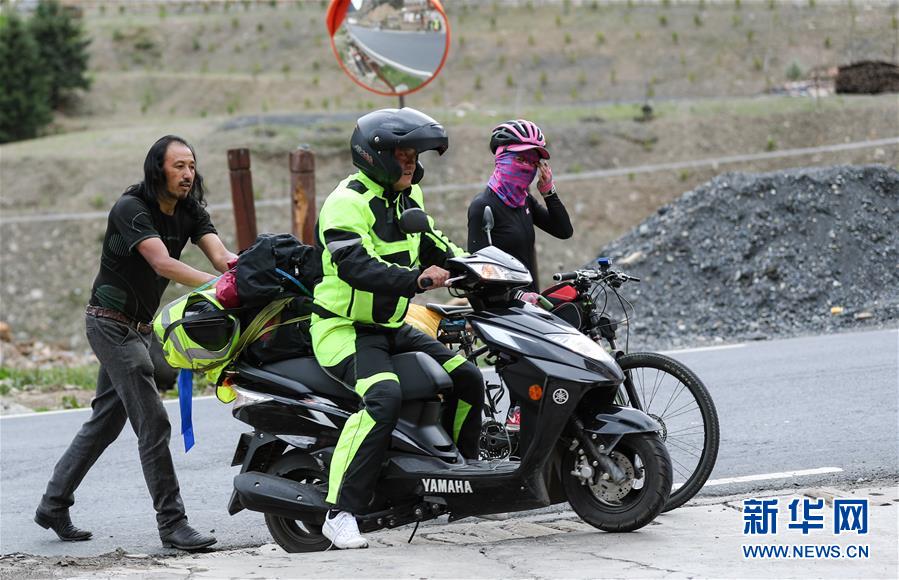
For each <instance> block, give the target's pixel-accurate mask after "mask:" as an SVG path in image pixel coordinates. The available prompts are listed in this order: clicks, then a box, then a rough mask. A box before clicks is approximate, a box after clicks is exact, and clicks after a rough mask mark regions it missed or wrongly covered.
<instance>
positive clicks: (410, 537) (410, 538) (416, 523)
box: [406, 522, 421, 544]
mask: <svg viewBox="0 0 899 580" xmlns="http://www.w3.org/2000/svg"><path fill="white" fill-rule="evenodd" d="M420 523H421V522H415V527H414V528H412V535H411V536H409V541H408V542H406V543H407V544H411V543H412V538H414V537H415V532H417V531H418V524H420Z"/></svg>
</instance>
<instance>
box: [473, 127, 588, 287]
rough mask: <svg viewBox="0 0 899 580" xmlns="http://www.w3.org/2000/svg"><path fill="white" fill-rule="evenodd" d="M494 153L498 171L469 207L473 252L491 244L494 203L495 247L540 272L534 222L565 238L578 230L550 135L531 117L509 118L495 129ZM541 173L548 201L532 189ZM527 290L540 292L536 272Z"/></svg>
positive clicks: (540, 182) (540, 185)
mask: <svg viewBox="0 0 899 580" xmlns="http://www.w3.org/2000/svg"><path fill="white" fill-rule="evenodd" d="M490 151H492V152H493V155H494V157H495V161H496V167H495V169H494V170H493V175H491V176H490V179H489V180H488V181H487V187H486V188H484V190H483V191H482V192H480V193H479V194H478V195H476V196H475V198H474V199H473V200H472V201H471V204H470V205H469V206H468V251H469V252H474V251H477V250H480V249H481V248H483V247H485V246H487V245H488V244H487V234H486V233H485V232H484V227H483V217H484V208H485V207H488V206H489V207H490V208H491V209H492V210H493V219H494V221H495V225H494V228H493V231H492V232H491V237H492V240H493V245H494V246H496V247H497V248H499V249H501V250H503V251H504V252H508V253H509V254H511V255H513V256H514V257H516V258H518V259H519V260H520V261H521V262H522V263H523V264H524V265H525V266H526V267H527V269H528V270H529V271H530V272H531V274H532V275H534V274H535V273H536V265H537V261H536V256H535V252H534V226H537V227H538V228H540V229H541V230H543V231H545V232H546V233H548V234H550V235H551V236H555V237H557V238H559V239H563V240H565V239H568V238H570V237H571V235H572V234H573V233H574V230H573V229H572V227H571V219H570V218H569V217H568V211H567V210H566V209H565V206H564V205H563V204H562V200H561V199H559V195H558V193H557V192H556V186H555V184H553V172H552V169H551V168H550V166H549V151H547V149H546V139H545V138H544V137H543V131H541V130H540V127H538V126H537V125H536V124H535V123H532V122H531V121H527V120H525V119H516V120H512V121H506V122H505V123H500V124H499V125H497V126H496V127H494V128H493V133H492V135H491V136H490ZM535 177H537V191H538V192H539V194H540V197H541V198H542V200H543V203H542V204H541V203H540V202H539V201H538V200H537V197H536V196H534V195H532V194H531V193H530V190H529V189H530V186H531V183H532V182H533V181H534V178H535ZM527 290H529V291H531V292H537V291H538V286H537V279H536V276H534V282H533V283H532V284H531V286H530V287H529V288H527Z"/></svg>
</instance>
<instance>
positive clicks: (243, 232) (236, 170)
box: [228, 149, 256, 251]
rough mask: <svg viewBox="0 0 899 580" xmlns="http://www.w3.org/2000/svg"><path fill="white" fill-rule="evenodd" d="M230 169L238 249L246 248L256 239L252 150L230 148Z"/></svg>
mask: <svg viewBox="0 0 899 580" xmlns="http://www.w3.org/2000/svg"><path fill="white" fill-rule="evenodd" d="M228 171H229V173H230V176H231V203H232V205H233V206H234V223H235V225H236V226H237V250H238V251H240V250H245V249H246V248H247V247H249V246H250V244H252V243H253V241H255V240H256V206H255V205H254V203H253V175H252V174H251V173H250V150H249V149H229V150H228Z"/></svg>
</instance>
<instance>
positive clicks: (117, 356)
mask: <svg viewBox="0 0 899 580" xmlns="http://www.w3.org/2000/svg"><path fill="white" fill-rule="evenodd" d="M85 326H86V327H87V339H88V342H90V345H91V348H92V349H93V351H94V354H96V355H97V358H98V359H99V360H100V373H99V376H98V378H97V394H96V396H95V397H94V399H93V401H91V409H92V410H93V412H92V413H91V417H90V419H89V420H88V421H87V422H86V423H85V424H84V425H82V426H81V430H80V431H78V434H77V435H75V439H74V440H72V443H71V444H70V445H69V448H68V449H67V450H66V452H65V453H64V454H63V456H62V457H61V458H60V460H59V462H58V463H57V464H56V467H55V468H54V470H53V476H52V477H51V478H50V482H49V483H48V484H47V492H46V493H45V494H44V497H43V498H42V499H41V504H40V506H39V507H38V510H39V511H41V512H43V513H45V514H47V515H50V516H59V515H64V514H67V513H68V509H69V507H71V506H72V504H74V503H75V490H76V489H77V488H78V485H79V484H80V483H81V480H82V479H84V476H85V475H87V472H88V470H90V468H91V466H93V464H94V462H96V461H97V459H98V458H99V457H100V455H101V454H102V453H103V451H104V450H105V449H106V447H108V446H109V444H110V443H112V442H113V441H115V440H116V438H118V436H119V434H120V433H121V432H122V428H123V427H124V426H125V421H126V420H128V421H130V422H131V427H132V428H133V429H134V433H135V434H136V435H137V447H138V453H139V455H140V462H141V467H142V468H143V471H144V479H145V480H146V482H147V488H149V490H150V496H151V497H152V498H153V507H154V508H155V509H156V521H157V523H158V526H159V532H160V534H164V533H166V532H168V531H170V530H172V529H174V528H176V527H179V526H180V525H181V523H182V522H186V516H185V515H184V503H183V502H182V501H181V491H180V489H179V487H178V478H177V477H176V476H175V466H174V465H173V464H172V454H171V453H170V451H169V436H170V434H171V426H170V425H169V418H168V415H167V414H166V411H165V408H164V407H163V406H162V401H161V400H160V398H159V392H158V391H157V390H156V383H155V381H154V380H153V363H152V361H151V359H150V351H149V347H150V338H151V337H150V335H143V334H140V333H138V332H137V331H136V330H134V329H132V328H129V327H128V326H126V325H124V324H121V323H119V322H116V321H114V320H109V319H107V318H96V317H93V316H87V317H86V321H85ZM110 492H111V493H114V490H113V489H110Z"/></svg>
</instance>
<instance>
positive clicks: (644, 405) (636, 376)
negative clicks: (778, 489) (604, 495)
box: [616, 352, 719, 511]
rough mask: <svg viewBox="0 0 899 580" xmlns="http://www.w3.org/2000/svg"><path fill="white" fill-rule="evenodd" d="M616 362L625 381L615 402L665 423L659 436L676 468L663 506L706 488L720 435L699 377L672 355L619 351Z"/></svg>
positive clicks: (671, 505)
mask: <svg viewBox="0 0 899 580" xmlns="http://www.w3.org/2000/svg"><path fill="white" fill-rule="evenodd" d="M618 364H619V366H621V370H622V371H624V374H625V381H624V383H622V385H621V388H620V389H619V393H618V399H617V400H616V402H617V403H619V404H621V405H628V406H631V407H635V408H638V409H640V410H642V411H643V412H644V413H646V414H647V415H649V416H650V417H652V418H653V419H655V420H656V421H658V422H659V424H661V425H662V429H661V431H659V436H660V437H661V439H662V442H663V443H664V444H665V447H666V448H667V449H668V454H669V456H670V457H671V466H672V468H673V471H674V481H673V483H672V489H671V495H670V496H669V497H668V501H667V502H666V503H665V509H664V510H663V511H670V510H673V509H675V508H678V507H680V506H682V505H683V504H685V503H686V502H687V501H689V500H690V499H691V498H692V497H693V496H694V495H696V494H697V493H698V492H699V490H700V489H702V486H703V485H705V482H706V480H707V479H708V478H709V475H710V474H711V473H712V468H713V467H715V460H716V459H717V458H718V441H719V430H718V413H717V411H716V410H715V404H714V403H713V402H712V397H711V395H709V391H708V389H706V387H705V385H704V384H703V383H702V381H701V380H699V377H697V376H696V375H695V374H694V373H693V372H692V371H691V370H690V369H688V368H687V367H686V366H684V365H683V364H681V363H680V362H678V361H676V360H674V359H673V358H671V357H668V356H665V355H662V354H658V353H651V352H637V353H631V354H626V355H624V356H622V357H620V358H619V359H618ZM628 393H631V394H632V395H629V394H628ZM632 396H633V398H636V399H637V401H632V400H631V398H632Z"/></svg>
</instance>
